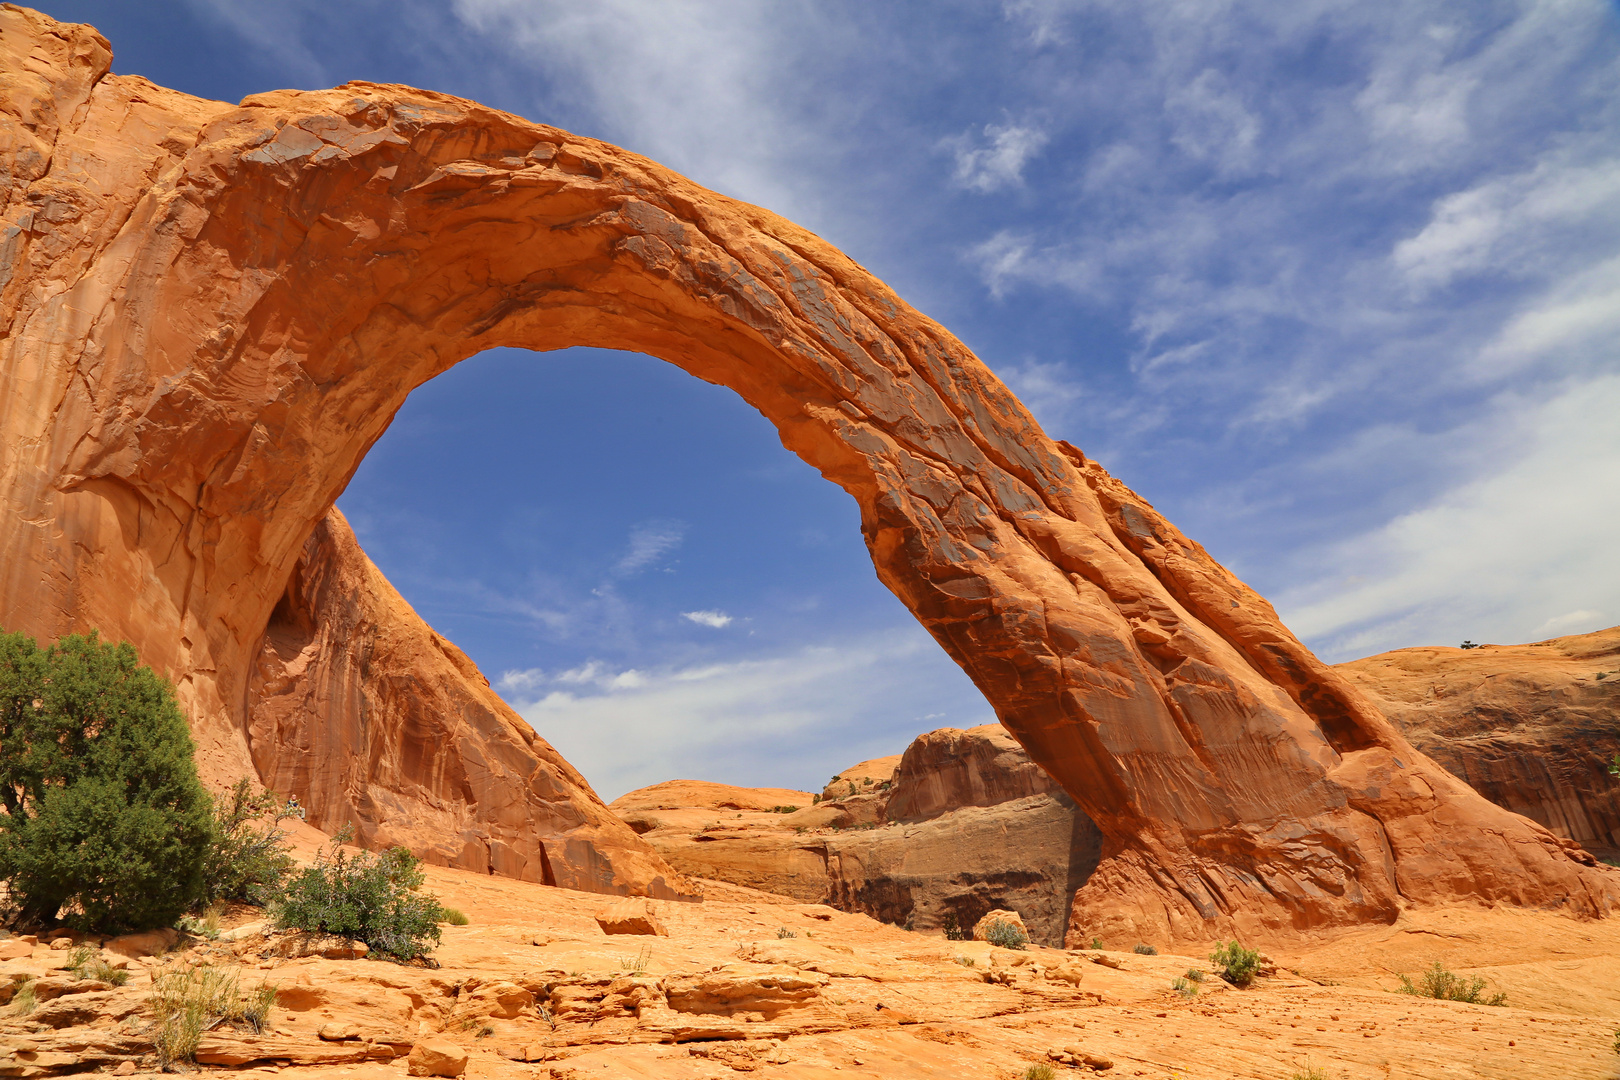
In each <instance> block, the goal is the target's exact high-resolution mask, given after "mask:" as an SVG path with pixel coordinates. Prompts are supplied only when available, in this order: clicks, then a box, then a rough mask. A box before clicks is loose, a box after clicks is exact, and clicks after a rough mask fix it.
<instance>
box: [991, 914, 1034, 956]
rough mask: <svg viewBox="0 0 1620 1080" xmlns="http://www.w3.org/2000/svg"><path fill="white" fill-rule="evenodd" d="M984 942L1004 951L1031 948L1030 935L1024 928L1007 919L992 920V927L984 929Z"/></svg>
mask: <svg viewBox="0 0 1620 1080" xmlns="http://www.w3.org/2000/svg"><path fill="white" fill-rule="evenodd" d="M984 940H986V941H988V942H989V943H990V944H992V945H995V946H998V947H999V948H1003V949H1017V950H1020V951H1022V950H1023V949H1026V948H1028V947H1029V935H1028V934H1026V933H1025V932H1024V930H1023V927H1021V926H1019V925H1018V924H1017V923H1015V922H1009V921H1007V920H1006V919H992V920H991V922H990V925H989V926H987V927H985V928H984Z"/></svg>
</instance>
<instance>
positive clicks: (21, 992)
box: [11, 979, 1620, 1038]
mask: <svg viewBox="0 0 1620 1080" xmlns="http://www.w3.org/2000/svg"><path fill="white" fill-rule="evenodd" d="M38 1006H39V994H38V993H37V992H36V991H35V989H34V980H33V979H29V980H28V981H27V982H25V983H23V984H22V985H21V986H19V987H17V992H16V993H15V994H13V995H11V1011H12V1013H14V1014H15V1015H17V1016H27V1015H28V1014H29V1013H31V1012H33V1011H34V1010H35V1009H36V1008H37V1007H38ZM1617 1038H1620V1036H1617Z"/></svg>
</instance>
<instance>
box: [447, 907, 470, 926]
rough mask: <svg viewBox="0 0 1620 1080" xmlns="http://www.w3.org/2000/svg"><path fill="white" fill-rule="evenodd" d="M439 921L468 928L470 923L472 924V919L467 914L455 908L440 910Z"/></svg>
mask: <svg viewBox="0 0 1620 1080" xmlns="http://www.w3.org/2000/svg"><path fill="white" fill-rule="evenodd" d="M439 921H440V922H442V923H449V924H450V925H451V926H466V925H467V924H468V923H470V922H472V920H471V919H469V918H467V915H466V913H465V912H463V911H461V909H459V908H453V907H442V908H440V909H439Z"/></svg>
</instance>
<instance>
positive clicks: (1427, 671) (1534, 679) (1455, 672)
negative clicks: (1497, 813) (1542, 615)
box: [1338, 627, 1620, 853]
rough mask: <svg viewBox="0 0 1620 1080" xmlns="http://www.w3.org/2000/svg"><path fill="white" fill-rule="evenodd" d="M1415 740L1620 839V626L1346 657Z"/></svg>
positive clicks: (1515, 797) (1518, 806) (1475, 777)
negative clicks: (1617, 772)
mask: <svg viewBox="0 0 1620 1080" xmlns="http://www.w3.org/2000/svg"><path fill="white" fill-rule="evenodd" d="M1338 669H1339V670H1340V671H1342V672H1343V673H1344V675H1345V677H1346V678H1348V679H1349V680H1350V681H1351V683H1353V684H1354V685H1355V686H1356V687H1357V688H1358V689H1360V690H1361V692H1362V693H1363V694H1365V695H1366V696H1367V698H1368V699H1369V700H1370V701H1372V702H1373V703H1374V704H1375V705H1377V706H1378V707H1379V708H1380V709H1382V710H1383V711H1384V714H1385V715H1386V716H1388V717H1389V718H1390V719H1391V720H1393V721H1394V722H1395V723H1396V724H1397V725H1399V726H1400V728H1401V730H1402V731H1403V732H1405V734H1406V737H1407V738H1409V739H1410V740H1412V745H1413V746H1415V747H1417V748H1418V749H1419V750H1422V751H1423V752H1424V753H1425V754H1428V755H1429V756H1430V757H1432V758H1434V759H1435V760H1436V761H1438V762H1440V764H1442V765H1444V766H1445V767H1446V768H1447V769H1449V770H1451V771H1452V772H1453V773H1455V774H1456V775H1457V776H1460V777H1461V778H1462V779H1464V780H1466V781H1468V783H1469V784H1471V785H1472V786H1473V788H1474V789H1475V790H1476V791H1478V792H1479V793H1480V794H1481V795H1484V796H1485V797H1486V798H1487V799H1490V800H1491V801H1492V802H1494V803H1496V804H1497V805H1498V806H1504V807H1506V808H1507V809H1509V810H1512V811H1513V812H1515V813H1518V814H1523V815H1524V816H1525V817H1528V818H1531V819H1533V820H1535V821H1539V822H1540V823H1541V824H1543V825H1545V826H1547V827H1548V828H1549V829H1551V830H1552V831H1553V832H1555V833H1557V834H1558V835H1560V836H1567V837H1569V838H1570V839H1572V840H1575V841H1578V842H1579V843H1581V844H1583V845H1586V846H1587V847H1589V848H1592V849H1594V850H1597V851H1600V852H1602V853H1609V852H1612V851H1614V850H1615V849H1617V848H1620V785H1617V784H1616V783H1615V781H1614V778H1613V777H1612V776H1610V775H1609V763H1610V762H1611V761H1612V760H1613V759H1614V756H1615V755H1616V754H1617V753H1620V627H1611V628H1610V629H1608V630H1599V631H1597V632H1595V633H1591V634H1578V635H1575V636H1572V637H1562V638H1553V639H1551V640H1550V641H1538V642H1536V643H1534V644H1532V645H1485V646H1482V647H1480V648H1477V649H1450V648H1439V647H1431V648H1416V649H1397V650H1395V651H1394V652H1387V653H1380V654H1378V655H1377V656H1369V657H1367V658H1366V659H1364V660H1354V661H1351V662H1350V663H1347V664H1340V665H1338Z"/></svg>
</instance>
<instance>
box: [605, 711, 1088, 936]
mask: <svg viewBox="0 0 1620 1080" xmlns="http://www.w3.org/2000/svg"><path fill="white" fill-rule="evenodd" d="M884 766H886V767H887V771H886V772H885V770H884ZM839 776H840V777H850V778H852V779H853V780H854V781H855V787H856V790H857V792H858V793H857V794H853V795H850V794H837V795H835V796H834V797H833V798H832V799H829V800H826V801H823V802H821V803H820V804H819V805H811V802H810V795H809V793H808V792H793V791H787V790H783V789H779V788H736V787H728V786H726V785H722V784H705V783H699V782H694V781H685V780H677V781H671V782H669V783H665V784H657V785H654V786H653V787H649V788H642V789H641V790H639V791H633V792H630V793H629V794H628V795H624V796H622V797H621V798H619V799H616V800H614V802H613V803H612V804H611V809H612V810H613V811H614V813H616V814H618V815H619V816H620V817H622V818H623V819H624V820H625V821H626V822H628V823H629V824H630V826H631V827H632V828H634V829H635V830H636V831H637V832H638V833H641V834H642V835H643V836H644V837H645V839H646V840H647V841H648V842H649V843H651V844H652V846H653V847H654V848H655V849H656V850H657V851H658V852H659V853H660V854H661V855H663V856H664V857H665V858H666V859H668V860H669V862H670V864H671V865H673V866H674V867H675V868H676V869H678V870H680V871H681V872H683V873H687V874H691V875H693V876H696V877H703V878H711V879H714V880H718V881H724V882H728V883H730V884H733V885H744V886H747V887H749V888H754V889H762V890H764V891H766V892H773V893H777V894H780V895H783V896H791V897H794V898H795V899H799V900H805V901H810V902H813V903H825V904H830V905H831V906H833V907H837V908H839V909H841V910H844V911H857V912H861V913H864V914H867V915H871V916H873V917H874V918H877V919H880V920H882V921H884V922H888V923H892V924H895V925H909V926H911V927H913V928H914V929H917V930H938V929H940V928H942V927H943V926H945V925H946V924H947V922H954V923H955V925H957V926H960V927H971V926H972V925H973V924H974V923H975V922H977V921H978V920H979V918H980V917H981V916H983V915H984V914H985V913H986V912H988V911H990V910H992V909H995V908H1009V909H1012V910H1014V911H1017V912H1018V913H1019V914H1020V915H1021V916H1022V917H1023V919H1024V922H1025V924H1026V925H1027V926H1028V927H1029V930H1030V933H1031V935H1032V936H1033V938H1034V940H1035V941H1037V942H1041V943H1043V944H1047V945H1061V944H1062V942H1063V939H1064V931H1065V929H1066V925H1067V922H1068V915H1069V901H1070V898H1071V897H1072V896H1073V895H1074V893H1075V890H1076V889H1077V888H1079V887H1080V886H1081V885H1082V884H1083V883H1084V882H1085V880H1086V878H1087V877H1088V876H1089V875H1090V873H1091V871H1092V870H1093V869H1094V868H1095V867H1096V866H1097V862H1098V859H1099V857H1100V854H1101V840H1102V837H1101V835H1100V834H1099V833H1098V831H1097V827H1096V826H1095V825H1093V824H1092V822H1091V820H1090V819H1089V818H1087V817H1086V815H1085V814H1083V813H1081V812H1080V810H1079V809H1078V808H1077V807H1076V806H1075V804H1074V802H1073V801H1072V800H1070V799H1069V797H1068V796H1067V795H1065V794H1064V792H1063V790H1062V789H1061V788H1059V787H1058V785H1057V784H1056V783H1055V782H1054V781H1053V780H1052V779H1051V778H1050V777H1048V776H1047V775H1046V774H1045V773H1044V772H1043V771H1042V770H1041V769H1040V767H1039V766H1037V765H1036V764H1035V763H1034V762H1033V761H1031V760H1030V758H1029V755H1028V754H1026V753H1025V752H1024V750H1023V748H1022V747H1020V746H1019V745H1018V744H1017V743H1016V742H1015V741H1013V739H1012V737H1011V736H1009V735H1008V734H1007V733H1006V731H1004V730H1003V729H1002V728H1001V727H999V726H997V725H994V724H989V725H985V726H983V727H976V728H969V729H967V730H965V731H964V730H961V729H958V728H942V729H940V730H939V731H931V732H928V733H927V734H925V735H921V736H918V738H917V739H915V740H914V741H913V742H912V744H911V745H910V746H909V747H908V748H907V749H906V752H905V753H904V755H901V754H895V755H893V756H891V757H887V758H878V759H875V761H873V762H862V763H861V764H860V765H857V766H853V767H851V768H849V769H845V770H842V771H841V772H840V773H839ZM867 780H871V781H872V783H871V784H867V783H866V782H865V781H867ZM849 789H850V788H849V782H848V781H847V780H846V781H835V782H834V783H833V784H830V785H829V790H835V791H837V792H840V793H843V792H848V791H849ZM793 806H797V807H798V808H799V809H797V810H795V811H794V812H791V813H782V812H781V811H783V810H786V809H788V808H789V807H793ZM897 809H898V811H899V812H898V813H897Z"/></svg>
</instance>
